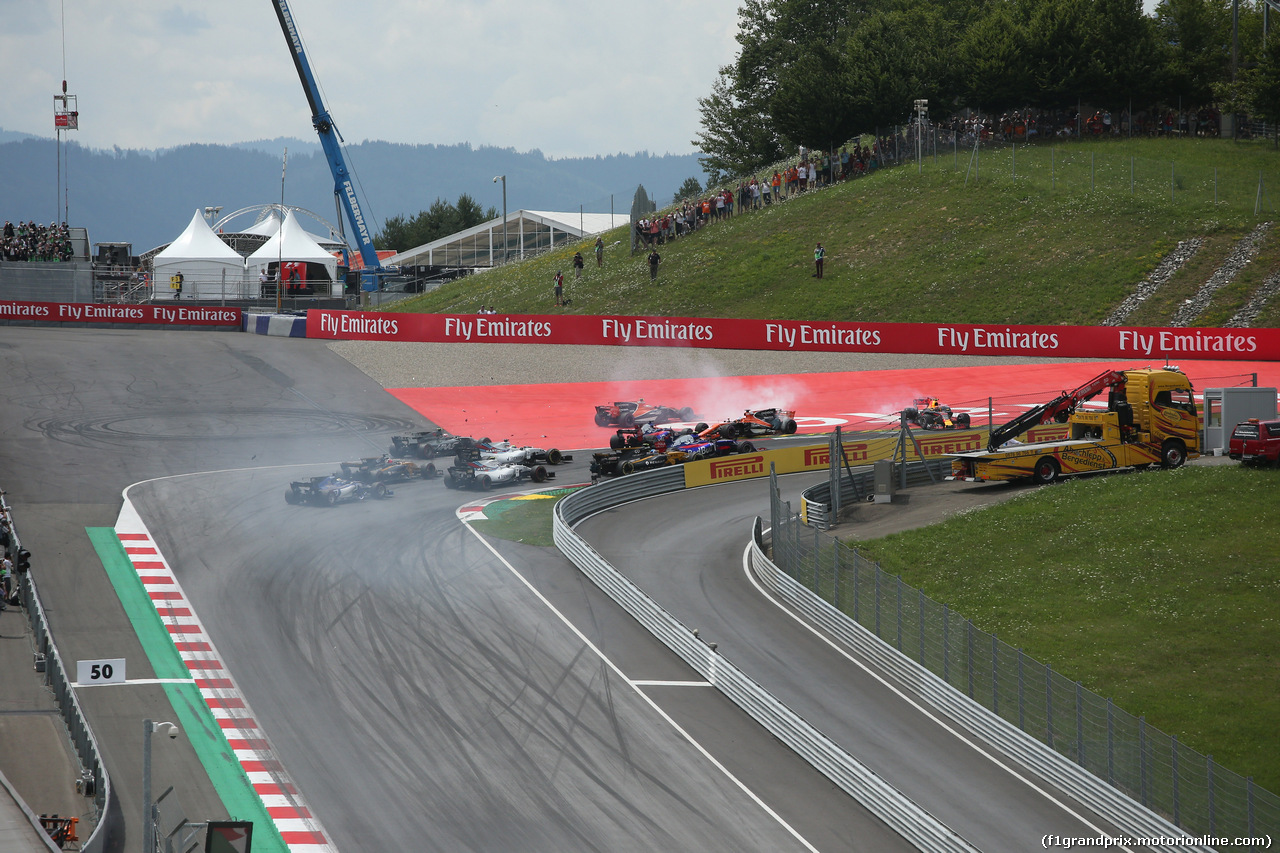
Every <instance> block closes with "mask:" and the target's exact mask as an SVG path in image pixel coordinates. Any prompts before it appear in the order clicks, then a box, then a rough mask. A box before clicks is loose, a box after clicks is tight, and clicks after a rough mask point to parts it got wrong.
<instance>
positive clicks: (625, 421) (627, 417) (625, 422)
mask: <svg viewBox="0 0 1280 853" xmlns="http://www.w3.org/2000/svg"><path fill="white" fill-rule="evenodd" d="M635 425H636V416H635V415H633V414H632V413H631V412H626V413H624V414H623V415H622V417H620V418H618V426H620V427H622V428H623V429H630V428H631V427H633V426H635Z"/></svg>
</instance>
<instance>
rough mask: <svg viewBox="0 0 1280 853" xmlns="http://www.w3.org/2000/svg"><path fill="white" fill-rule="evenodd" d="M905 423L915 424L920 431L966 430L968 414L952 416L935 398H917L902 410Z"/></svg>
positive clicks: (948, 409)
mask: <svg viewBox="0 0 1280 853" xmlns="http://www.w3.org/2000/svg"><path fill="white" fill-rule="evenodd" d="M902 416H903V417H905V418H906V419H907V423H912V424H915V425H916V426H918V427H920V428H921V429H968V428H969V413H968V412H960V413H959V414H952V412H951V407H950V406H947V405H944V404H943V403H941V402H939V401H938V398H937V397H917V398H916V399H915V400H913V401H912V403H911V405H910V406H907V407H906V408H905V409H903V410H902Z"/></svg>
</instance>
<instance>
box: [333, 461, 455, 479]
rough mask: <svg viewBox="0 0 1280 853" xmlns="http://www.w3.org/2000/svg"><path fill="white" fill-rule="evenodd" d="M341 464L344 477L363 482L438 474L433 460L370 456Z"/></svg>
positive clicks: (425, 476) (432, 477)
mask: <svg viewBox="0 0 1280 853" xmlns="http://www.w3.org/2000/svg"><path fill="white" fill-rule="evenodd" d="M341 465H342V476H343V477H346V478H347V479H349V480H359V481H360V482H362V483H400V482H405V481H408V480H411V479H413V478H415V477H421V478H422V479H424V480H431V479H434V478H435V476H436V466H435V465H434V464H432V463H431V462H424V463H422V464H418V463H417V462H410V461H409V460H407V459H392V458H391V457H389V456H368V457H365V458H364V459H361V460H360V461H359V462H343V463H341Z"/></svg>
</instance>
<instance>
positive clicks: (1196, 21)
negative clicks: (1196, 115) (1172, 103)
mask: <svg viewBox="0 0 1280 853" xmlns="http://www.w3.org/2000/svg"><path fill="white" fill-rule="evenodd" d="M1155 27H1156V32H1157V35H1158V38H1159V40H1160V42H1161V43H1162V44H1163V45H1164V50H1165V79H1164V86H1165V97H1167V98H1177V97H1179V96H1181V97H1182V98H1183V99H1184V101H1185V102H1186V103H1187V104H1207V103H1209V102H1211V101H1212V100H1213V86H1214V84H1215V83H1221V82H1224V81H1226V80H1228V79H1229V78H1230V66H1231V9H1230V3H1229V2H1224V0H1160V4H1159V5H1158V6H1156V22H1155Z"/></svg>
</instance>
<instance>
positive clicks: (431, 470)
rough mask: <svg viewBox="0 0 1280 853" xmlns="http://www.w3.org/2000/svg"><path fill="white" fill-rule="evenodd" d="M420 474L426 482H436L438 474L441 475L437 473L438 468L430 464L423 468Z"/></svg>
mask: <svg viewBox="0 0 1280 853" xmlns="http://www.w3.org/2000/svg"><path fill="white" fill-rule="evenodd" d="M419 472H420V473H421V475H422V479H424V480H434V479H435V478H436V474H438V473H439V472H438V471H436V466H434V465H432V464H431V463H430V462H428V463H427V464H426V465H424V466H422V468H420V469H419Z"/></svg>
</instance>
